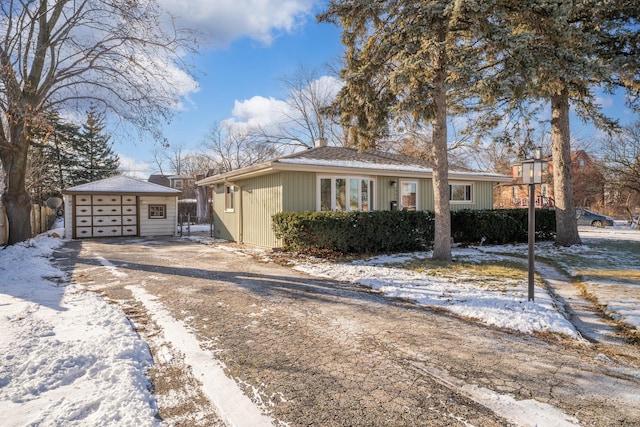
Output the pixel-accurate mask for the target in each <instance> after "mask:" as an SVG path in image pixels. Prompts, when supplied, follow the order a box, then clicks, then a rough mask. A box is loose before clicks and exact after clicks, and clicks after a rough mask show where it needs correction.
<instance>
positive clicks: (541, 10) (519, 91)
mask: <svg viewBox="0 0 640 427" xmlns="http://www.w3.org/2000/svg"><path fill="white" fill-rule="evenodd" d="M499 4H500V7H498V8H496V10H495V13H494V16H493V19H492V24H493V25H495V26H496V29H497V31H496V32H495V33H494V34H495V37H494V38H493V39H492V42H491V43H490V44H488V45H487V48H488V49H487V56H489V57H491V58H492V59H493V60H494V61H495V62H496V63H498V64H499V65H498V66H496V67H495V69H496V76H495V78H494V79H493V80H494V83H493V84H491V85H488V86H489V87H490V89H491V90H489V91H487V92H486V93H485V96H486V97H485V99H484V101H485V102H489V103H493V102H496V99H497V98H501V99H503V100H508V103H509V109H510V110H511V111H513V110H517V109H519V108H522V106H523V104H530V105H531V104H536V106H537V107H539V105H540V104H539V103H540V102H541V101H542V102H545V103H550V105H551V142H552V154H553V170H554V191H555V202H556V223H557V230H556V231H557V238H556V243H558V244H560V245H563V246H570V245H573V244H577V243H580V237H579V235H578V228H577V222H576V217H575V207H574V200H573V183H572V175H571V132H570V123H569V111H570V107H573V110H574V111H575V112H576V113H577V115H578V116H579V117H580V118H581V119H583V120H585V121H586V120H589V121H592V122H593V123H594V124H595V125H596V126H598V127H600V128H602V129H608V130H612V129H615V128H616V126H617V123H615V122H614V121H612V120H610V119H609V118H607V117H606V116H604V115H603V114H602V112H601V110H600V105H599V104H598V102H597V94H596V93H595V90H596V89H604V90H606V91H608V92H613V91H614V90H615V89H616V88H624V89H626V90H627V91H628V94H629V95H630V96H629V98H628V99H629V100H630V101H631V104H632V106H633V104H635V107H638V94H639V93H640V72H639V71H640V31H639V28H640V21H639V17H640V7H639V6H638V2H637V0H618V1H612V2H609V1H606V2H605V1H601V0H582V1H562V0H556V1H543V0H504V1H500V2H499ZM496 94H498V95H497V96H496Z"/></svg>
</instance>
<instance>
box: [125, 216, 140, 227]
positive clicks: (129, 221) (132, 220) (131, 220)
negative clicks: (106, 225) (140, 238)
mask: <svg viewBox="0 0 640 427" xmlns="http://www.w3.org/2000/svg"><path fill="white" fill-rule="evenodd" d="M137 223H138V217H136V216H135V215H127V216H123V217H122V224H123V225H136V224H137Z"/></svg>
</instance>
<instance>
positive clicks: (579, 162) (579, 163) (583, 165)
mask: <svg viewBox="0 0 640 427" xmlns="http://www.w3.org/2000/svg"><path fill="white" fill-rule="evenodd" d="M585 165H586V162H585V161H584V159H580V160H578V167H579V168H580V169H584V167H585Z"/></svg>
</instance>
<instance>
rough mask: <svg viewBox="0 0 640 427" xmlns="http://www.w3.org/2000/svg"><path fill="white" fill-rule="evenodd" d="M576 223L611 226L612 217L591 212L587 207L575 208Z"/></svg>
mask: <svg viewBox="0 0 640 427" xmlns="http://www.w3.org/2000/svg"><path fill="white" fill-rule="evenodd" d="M576 218H577V219H578V225H591V226H593V227H605V226H609V227H613V218H611V217H610V216H606V215H601V214H599V213H595V212H591V211H590V210H589V209H585V208H578V209H576Z"/></svg>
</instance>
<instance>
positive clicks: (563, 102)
mask: <svg viewBox="0 0 640 427" xmlns="http://www.w3.org/2000/svg"><path fill="white" fill-rule="evenodd" d="M551 145H552V151H553V191H554V194H555V202H556V243H557V244H558V245H561V246H571V245H577V244H580V236H579V234H578V221H577V219H576V214H575V205H574V200H573V177H572V175H571V133H570V129H569V90H568V89H567V88H566V87H565V88H564V89H563V90H562V91H561V92H560V93H559V94H556V95H553V97H552V98H551Z"/></svg>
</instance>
